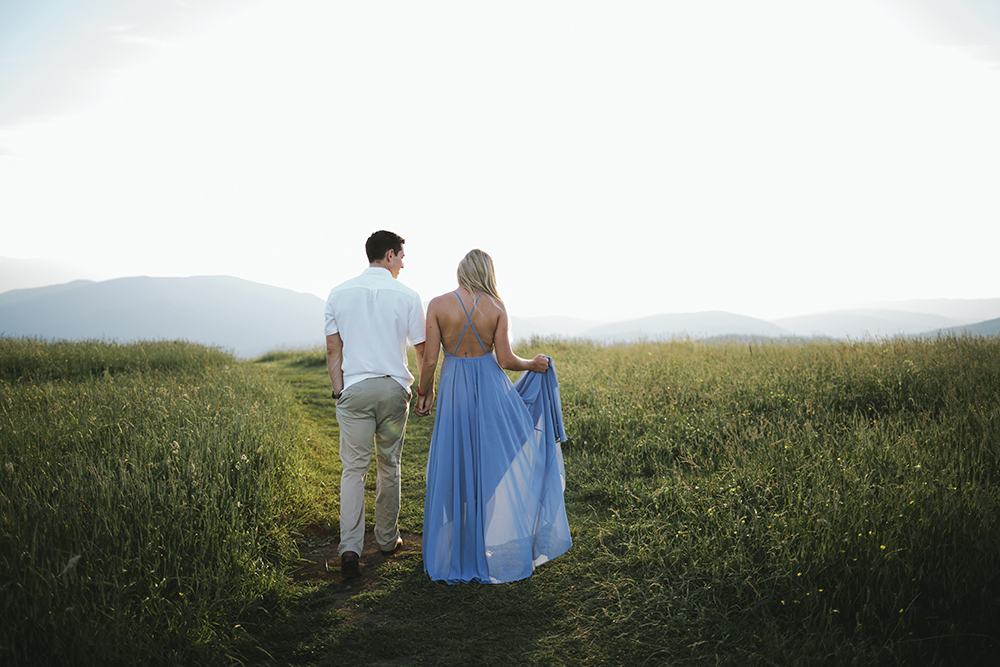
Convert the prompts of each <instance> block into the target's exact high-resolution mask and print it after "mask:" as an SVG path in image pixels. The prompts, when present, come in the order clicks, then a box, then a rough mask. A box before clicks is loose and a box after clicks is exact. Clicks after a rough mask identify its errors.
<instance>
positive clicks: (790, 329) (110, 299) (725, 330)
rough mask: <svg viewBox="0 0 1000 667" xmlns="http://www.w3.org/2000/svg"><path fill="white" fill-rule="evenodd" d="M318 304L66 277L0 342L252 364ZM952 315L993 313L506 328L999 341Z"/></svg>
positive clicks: (238, 290) (634, 335) (196, 282)
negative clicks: (205, 348)
mask: <svg viewBox="0 0 1000 667" xmlns="http://www.w3.org/2000/svg"><path fill="white" fill-rule="evenodd" d="M936 303H937V306H938V308H939V310H941V309H943V310H945V311H946V312H950V313H951V314H955V308H954V307H953V306H955V305H956V304H951V303H950V302H948V301H941V300H938V301H937V302H936ZM323 306H324V302H323V300H322V299H321V298H319V297H318V296H315V295H313V294H303V293H300V292H294V291H292V290H289V289H285V288H281V287H275V286H272V285H265V284H263V283H255V282H251V281H248V280H244V279H242V278H235V277H232V276H193V277H189V278H153V277H149V276H137V277H131V278H116V279H113V280H106V281H100V282H95V281H91V280H74V281H72V282H68V283H63V284H57V285H47V286H43V287H33V288H24V289H15V290H9V291H6V292H2V293H0V336H7V337H35V338H42V339H50V340H51V339H68V340H86V339H105V340H116V341H119V342H130V341H135V340H175V339H181V340H187V341H190V342H196V343H202V344H206V345H211V346H215V347H220V348H223V349H227V350H230V351H232V352H234V354H236V355H237V356H241V357H250V358H252V357H254V356H259V355H261V354H264V353H266V352H269V351H272V350H274V349H280V348H286V349H289V348H301V347H316V346H322V344H323V341H324V336H323ZM958 308H959V309H964V311H965V312H980V313H987V314H989V313H994V317H993V318H991V319H988V320H983V321H981V322H963V321H961V320H960V319H957V318H954V317H948V316H946V315H942V314H940V313H913V312H908V311H902V310H893V309H891V308H880V309H876V308H859V309H853V310H841V311H830V312H827V313H815V314H812V315H805V316H799V317H793V318H782V319H779V320H773V321H768V320H763V319H759V318H754V317H749V316H745V315H736V314H733V313H727V312H724V311H704V312H696V313H665V314H659V315H651V316H648V317H642V318H636V319H631V320H623V321H619V322H610V323H608V322H605V323H598V322H594V321H590V320H583V319H579V318H573V317H563V316H548V317H534V318H520V317H517V316H512V317H511V322H512V324H511V329H512V332H513V334H514V336H515V337H516V340H530V339H531V338H562V339H583V340H592V341H595V342H598V343H603V344H609V343H628V342H634V341H640V340H648V341H656V340H669V339H694V340H727V339H757V340H761V339H764V340H766V339H772V340H789V339H803V338H804V339H819V338H824V339H837V338H839V339H853V340H861V339H870V338H888V337H892V336H898V335H902V336H914V337H933V336H937V335H984V336H992V335H1000V299H985V300H978V301H975V300H971V301H967V302H966V303H963V304H958ZM949 309H950V310H949Z"/></svg>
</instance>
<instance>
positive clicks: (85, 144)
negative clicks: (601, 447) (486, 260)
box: [0, 0, 1000, 321]
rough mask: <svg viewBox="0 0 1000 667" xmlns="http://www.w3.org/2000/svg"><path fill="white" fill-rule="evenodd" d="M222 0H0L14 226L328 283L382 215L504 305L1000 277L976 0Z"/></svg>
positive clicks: (304, 287)
mask: <svg viewBox="0 0 1000 667" xmlns="http://www.w3.org/2000/svg"><path fill="white" fill-rule="evenodd" d="M209 4H210V5H211V9H203V8H198V9H192V8H184V7H183V6H182V5H180V4H177V3H171V2H160V3H150V5H149V7H153V8H154V9H145V10H138V9H135V8H133V7H131V6H130V5H129V3H125V2H122V1H121V0H89V1H88V2H85V3H77V5H74V7H77V9H76V10H74V11H72V12H71V11H68V10H67V8H68V7H69V6H70V3H67V2H66V1H65V0H47V1H46V2H38V3H31V6H27V7H25V8H21V7H20V6H18V7H17V8H13V9H12V8H10V7H8V8H5V9H0V44H2V45H3V46H0V92H2V94H0V100H2V102H0V225H2V228H3V232H2V242H0V255H3V256H7V257H14V258H44V259H48V260H53V261H58V262H62V263H66V264H70V265H73V266H77V267H80V268H81V269H83V270H84V271H86V272H87V273H89V274H90V275H92V276H93V277H94V278H97V279H108V278H114V277H122V276H135V275H153V276H190V275H232V276H236V277H239V278H244V279H247V280H252V281H256V282H262V283H267V284H271V285H277V286H280V287H286V288H289V289H293V290H295V291H299V292H307V293H313V294H316V295H317V296H320V297H321V298H325V296H326V294H327V292H328V291H329V289H330V288H331V287H332V286H333V285H335V284H337V283H339V282H342V281H343V280H346V279H347V278H350V277H352V276H354V275H356V274H357V273H359V272H360V271H361V270H362V269H363V268H364V267H365V266H366V265H367V261H366V260H365V258H364V249H363V245H364V241H365V239H366V238H367V236H368V235H369V234H370V233H371V232H372V231H374V230H376V229H383V228H384V229H390V230H393V231H395V232H397V233H399V234H401V235H402V236H403V237H404V238H405V239H406V241H407V243H406V267H405V268H404V269H403V271H402V272H401V274H400V279H401V280H402V281H404V282H405V283H406V284H408V285H410V286H411V287H413V288H414V289H416V290H417V291H418V292H419V293H420V295H421V297H422V298H423V299H424V300H425V301H427V300H429V299H430V298H432V297H433V296H435V295H436V294H439V293H442V292H445V291H448V290H450V289H452V288H453V286H454V282H455V266H456V265H457V263H458V261H459V260H460V259H461V257H462V256H463V255H464V253H465V252H466V251H467V250H469V249H470V248H473V247H480V248H482V249H484V250H486V251H487V252H489V253H490V254H491V255H492V256H493V258H494V260H495V261H496V266H497V274H498V282H499V285H500V290H501V294H502V295H503V296H504V298H505V300H506V301H507V302H508V305H509V308H510V310H511V312H512V314H513V315H515V316H520V317H537V316H542V315H563V316H570V317H577V318H580V319H593V320H603V321H611V320H622V319H633V318H638V317H644V316H647V315H655V314H660V313H681V312H699V311H707V310H723V311H728V312H731V313H736V314H741V315H748V316H752V317H759V318H762V319H776V318H780V317H783V316H790V315H799V314H805V313H810V312H818V311H823V310H831V309H835V308H844V307H850V306H852V305H858V304H862V303H867V302H872V301H899V300H907V299H932V298H966V299H974V298H996V297H1000V289H998V283H997V280H996V278H995V270H994V269H993V266H994V265H995V259H994V255H995V250H994V249H995V248H996V247H998V246H1000V224H998V223H1000V197H997V196H996V192H995V191H996V188H997V186H996V184H997V183H1000V161H998V160H997V156H998V155H1000V123H997V121H996V119H997V118H1000V49H998V48H997V47H998V45H1000V10H998V9H996V8H995V7H994V6H991V5H989V3H984V2H977V1H975V0H963V1H962V2H952V3H935V2H930V3H923V5H922V6H923V7H925V8H926V7H930V8H935V7H937V8H939V9H938V11H939V12H944V13H939V14H937V15H934V16H931V17H930V19H928V17H926V16H918V15H915V14H906V13H904V12H902V11H901V10H899V9H898V7H900V6H901V4H900V3H898V2H894V1H890V0H884V1H883V2H870V1H867V2H861V1H855V0H848V1H846V2H836V3H833V2H826V3H808V5H809V6H805V5H806V4H807V3H801V2H791V1H786V2H762V3H754V4H753V6H752V7H750V6H748V3H743V2H729V1H726V2H707V3H697V5H696V6H690V5H691V4H694V3H664V2H636V3H628V4H625V3H610V2H607V3H602V2H588V3H579V2H572V3H570V2H545V3H522V2H508V3H504V4H503V5H479V4H476V5H472V4H470V3H461V2H450V3H443V2H430V3H420V4H416V3H401V2H400V3H379V4H374V3H341V2H335V3H320V2H282V3H279V2H276V1H274V0H261V1H258V2H251V1H230V2H226V1H223V0H218V1H216V2H214V3H209ZM940 8H947V9H940ZM55 10H60V11H55ZM63 10H66V11H63ZM948 12H950V13H948ZM969 12H971V13H969ZM945 19H948V20H945ZM928 26H931V27H929V28H928Z"/></svg>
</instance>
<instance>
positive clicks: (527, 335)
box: [510, 315, 600, 340]
mask: <svg viewBox="0 0 1000 667" xmlns="http://www.w3.org/2000/svg"><path fill="white" fill-rule="evenodd" d="M599 325H600V323H599V322H594V321H591V320H581V319H577V318H575V317H561V316H556V315H553V316H551V317H516V316H513V315H512V316H511V318H510V329H511V333H513V335H514V340H530V339H531V338H533V337H536V336H537V337H540V338H545V337H557V338H576V337H577V336H579V335H580V334H582V333H583V332H584V331H586V330H588V329H593V328H594V327H596V326H599Z"/></svg>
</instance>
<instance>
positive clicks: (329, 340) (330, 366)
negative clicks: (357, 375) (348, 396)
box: [326, 333, 344, 396]
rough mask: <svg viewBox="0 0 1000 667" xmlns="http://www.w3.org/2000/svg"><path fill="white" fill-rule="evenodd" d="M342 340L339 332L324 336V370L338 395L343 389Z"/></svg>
mask: <svg viewBox="0 0 1000 667" xmlns="http://www.w3.org/2000/svg"><path fill="white" fill-rule="evenodd" d="M343 363H344V341H343V340H342V339H341V338H340V334H339V333H335V334H333V335H331V336H327V337H326V370H327V371H329V373H330V384H332V385H333V393H334V394H337V395H338V396H339V395H340V394H341V393H342V392H343V391H344V369H343V368H342V365H343Z"/></svg>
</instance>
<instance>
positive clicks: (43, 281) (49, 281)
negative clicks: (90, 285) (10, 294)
mask: <svg viewBox="0 0 1000 667" xmlns="http://www.w3.org/2000/svg"><path fill="white" fill-rule="evenodd" d="M95 277H96V276H94V275H92V274H90V273H89V272H87V271H85V270H84V269H80V268H77V267H75V266H69V265H67V264H61V263H59V262H53V261H50V260H47V259H13V258H11V257H0V293H2V292H7V291H9V290H13V289H30V288H32V287H45V286H46V285H59V284H62V283H68V282H70V281H73V280H92V279H93V278H95Z"/></svg>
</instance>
